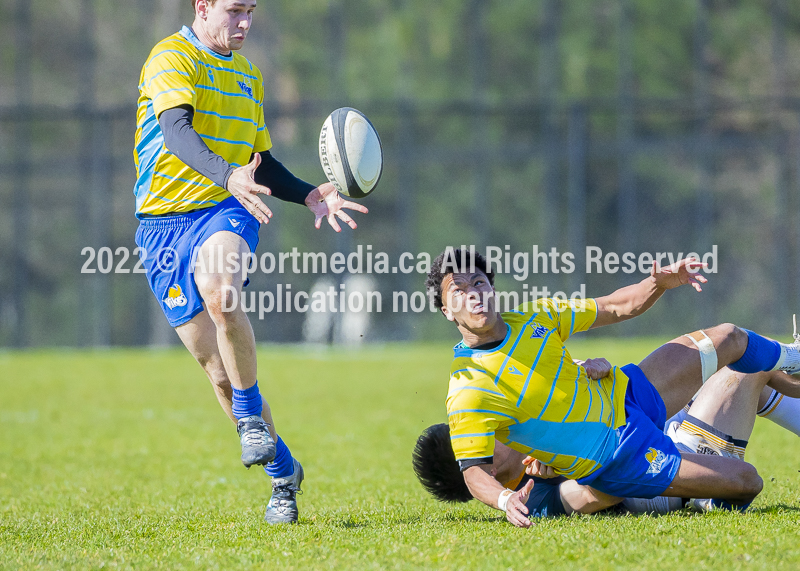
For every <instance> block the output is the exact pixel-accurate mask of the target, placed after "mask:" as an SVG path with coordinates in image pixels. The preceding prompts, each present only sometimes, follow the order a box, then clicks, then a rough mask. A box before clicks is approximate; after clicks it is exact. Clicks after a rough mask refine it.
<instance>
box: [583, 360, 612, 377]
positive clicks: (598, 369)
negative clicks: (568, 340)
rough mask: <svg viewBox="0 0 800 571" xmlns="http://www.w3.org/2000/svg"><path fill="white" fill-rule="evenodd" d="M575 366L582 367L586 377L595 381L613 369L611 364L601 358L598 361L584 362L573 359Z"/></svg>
mask: <svg viewBox="0 0 800 571" xmlns="http://www.w3.org/2000/svg"><path fill="white" fill-rule="evenodd" d="M575 364H576V365H579V366H581V367H583V368H584V370H586V376H587V377H589V378H590V379H594V380H595V381H597V380H599V379H602V378H603V377H605V376H606V375H608V374H609V373H610V372H611V369H613V367H612V366H611V363H609V362H608V361H607V360H605V359H603V358H602V357H601V358H599V359H586V360H585V361H579V360H577V359H575Z"/></svg>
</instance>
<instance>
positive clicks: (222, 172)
mask: <svg viewBox="0 0 800 571" xmlns="http://www.w3.org/2000/svg"><path fill="white" fill-rule="evenodd" d="M193 118H194V109H192V108H191V107H190V106H188V105H181V106H179V107H173V108H172V109H167V110H165V111H162V112H161V115H159V116H158V124H159V125H160V126H161V132H162V133H163V134H164V145H165V146H166V147H167V149H169V151H170V152H171V153H172V154H173V155H175V156H176V157H178V158H179V159H180V160H181V161H183V162H184V163H185V164H186V165H188V166H190V167H191V168H193V169H194V170H196V171H197V172H199V173H200V174H201V175H203V176H204V177H206V178H208V179H210V180H211V181H212V182H213V183H214V184H217V185H219V186H221V187H222V188H227V184H228V177H230V176H231V173H232V172H233V167H232V166H231V165H229V164H228V162H227V161H226V160H225V159H223V158H222V157H221V156H219V155H218V154H216V153H214V152H213V151H212V150H211V149H209V148H208V145H206V144H205V142H204V141H203V139H201V138H200V135H198V134H197V131H195V130H194V127H193V126H192V119H193Z"/></svg>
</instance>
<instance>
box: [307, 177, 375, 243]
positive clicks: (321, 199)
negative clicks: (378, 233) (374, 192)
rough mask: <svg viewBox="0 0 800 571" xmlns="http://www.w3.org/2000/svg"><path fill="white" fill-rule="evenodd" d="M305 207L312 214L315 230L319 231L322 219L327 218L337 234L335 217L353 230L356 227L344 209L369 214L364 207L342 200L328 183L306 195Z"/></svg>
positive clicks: (338, 230)
mask: <svg viewBox="0 0 800 571" xmlns="http://www.w3.org/2000/svg"><path fill="white" fill-rule="evenodd" d="M306 206H308V209H309V210H311V212H313V213H314V227H315V228H317V229H318V230H319V227H320V226H321V225H322V219H323V218H327V219H328V224H330V225H331V228H333V229H334V230H336V231H337V232H341V231H342V228H341V227H340V226H339V222H337V221H336V217H337V216H338V217H339V218H340V219H341V220H342V222H344V223H345V224H347V225H348V226H350V228H352V229H353V230H355V229H356V228H357V227H358V225H357V224H356V222H355V220H353V219H352V218H350V215H349V214H347V212H345V211H344V209H345V208H348V209H350V210H356V211H358V212H361V213H363V214H366V213H368V212H369V210H367V207H366V206H363V205H361V204H358V203H356V202H352V201H350V200H345V199H344V198H342V195H341V194H339V192H338V191H337V190H336V187H335V186H333V184H331V183H329V182H326V183H325V184H321V185H319V186H318V187H317V188H315V189H314V190H312V191H311V192H309V193H308V196H307V197H306Z"/></svg>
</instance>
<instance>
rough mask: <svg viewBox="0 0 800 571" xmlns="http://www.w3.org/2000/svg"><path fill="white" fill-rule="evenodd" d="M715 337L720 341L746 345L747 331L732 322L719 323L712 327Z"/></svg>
mask: <svg viewBox="0 0 800 571" xmlns="http://www.w3.org/2000/svg"><path fill="white" fill-rule="evenodd" d="M713 329H714V332H715V333H716V334H717V335H716V337H717V339H718V340H719V341H721V342H726V341H727V342H729V343H730V342H732V343H736V344H742V345H743V346H744V348H746V347H747V332H746V331H744V330H743V329H741V328H740V327H737V326H736V325H734V324H733V323H720V324H719V325H717V326H716V327H714V328H713Z"/></svg>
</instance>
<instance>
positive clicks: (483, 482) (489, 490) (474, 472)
mask: <svg viewBox="0 0 800 571" xmlns="http://www.w3.org/2000/svg"><path fill="white" fill-rule="evenodd" d="M490 469H491V465H490V464H481V465H477V466H470V467H469V468H467V469H466V470H464V481H465V482H466V484H467V487H468V488H469V491H470V493H471V494H472V497H474V498H475V499H477V500H480V501H481V502H483V503H484V504H486V505H487V506H489V507H492V508H495V509H498V510H503V511H505V512H506V519H508V521H510V522H511V523H513V524H514V525H515V526H517V527H530V526H531V525H532V524H531V520H529V519H528V517H527V516H528V508H527V507H525V500H526V499H527V497H528V494H529V493H530V491H531V488H532V487H533V480H531V481H529V482H528V483H527V484H526V485H525V487H524V488H522V489H521V490H518V491H516V492H511V493H509V492H510V490H507V489H506V488H504V487H503V485H502V484H501V483H500V482H498V481H497V480H496V479H495V478H494V477H493V476H492V475H491V474H490V473H489V470H490ZM501 494H503V495H507V496H508V502H507V504H506V506H505V509H504V508H503V507H502V506H500V505H499V501H500V496H501Z"/></svg>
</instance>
